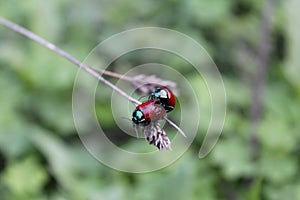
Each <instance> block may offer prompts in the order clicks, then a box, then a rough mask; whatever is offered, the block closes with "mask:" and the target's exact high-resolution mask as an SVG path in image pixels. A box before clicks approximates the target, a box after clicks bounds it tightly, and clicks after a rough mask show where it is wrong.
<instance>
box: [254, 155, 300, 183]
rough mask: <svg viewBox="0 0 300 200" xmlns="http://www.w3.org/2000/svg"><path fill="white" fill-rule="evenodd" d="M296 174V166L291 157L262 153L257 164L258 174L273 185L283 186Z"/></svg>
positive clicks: (293, 158)
mask: <svg viewBox="0 0 300 200" xmlns="http://www.w3.org/2000/svg"><path fill="white" fill-rule="evenodd" d="M297 172H298V164H297V161H296V159H295V157H293V156H289V155H287V154H279V153H276V152H272V151H264V152H262V155H261V158H260V162H259V174H260V175H261V177H264V178H266V179H267V180H268V181H270V182H272V183H274V184H281V185H284V184H286V183H288V182H289V181H291V180H292V179H293V178H294V177H295V176H296V174H297Z"/></svg>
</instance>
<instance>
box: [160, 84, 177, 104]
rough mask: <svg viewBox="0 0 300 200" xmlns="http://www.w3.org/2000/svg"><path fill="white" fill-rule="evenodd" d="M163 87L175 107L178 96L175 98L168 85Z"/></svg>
mask: <svg viewBox="0 0 300 200" xmlns="http://www.w3.org/2000/svg"><path fill="white" fill-rule="evenodd" d="M161 89H162V90H165V91H166V92H167V94H168V103H169V105H170V106H173V107H175V105H176V98H175V95H174V94H173V92H171V90H169V88H167V87H162V88H161Z"/></svg>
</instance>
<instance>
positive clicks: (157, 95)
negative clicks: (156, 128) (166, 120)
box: [132, 87, 176, 126]
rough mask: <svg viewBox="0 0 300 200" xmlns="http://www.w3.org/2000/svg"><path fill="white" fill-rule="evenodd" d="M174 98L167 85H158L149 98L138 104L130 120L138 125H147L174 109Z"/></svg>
mask: <svg viewBox="0 0 300 200" xmlns="http://www.w3.org/2000/svg"><path fill="white" fill-rule="evenodd" d="M175 104H176V98H175V96H174V94H173V93H172V92H171V91H170V90H169V89H168V88H167V87H159V88H156V90H155V91H154V92H153V93H151V95H150V96H149V99H148V100H147V101H145V102H143V103H142V104H140V105H138V106H137V107H136V108H135V110H134V111H133V113H132V121H133V122H134V123H135V124H138V125H144V126H146V125H149V124H150V122H151V121H155V120H158V119H160V118H162V117H163V116H164V115H165V114H166V113H167V112H170V111H172V110H173V109H174V107H175Z"/></svg>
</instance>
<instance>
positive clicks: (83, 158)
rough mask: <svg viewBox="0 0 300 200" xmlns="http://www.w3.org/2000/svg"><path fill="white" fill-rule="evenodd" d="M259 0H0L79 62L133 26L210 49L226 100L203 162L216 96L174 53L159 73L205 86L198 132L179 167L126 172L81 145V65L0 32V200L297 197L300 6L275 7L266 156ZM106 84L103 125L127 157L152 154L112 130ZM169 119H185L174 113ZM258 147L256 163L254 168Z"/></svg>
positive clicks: (294, 2) (131, 61) (293, 0)
mask: <svg viewBox="0 0 300 200" xmlns="http://www.w3.org/2000/svg"><path fill="white" fill-rule="evenodd" d="M264 2H265V1H261V0H254V1H253V0H241V1H238V0H227V1H224V0H212V1H205V0H200V1H199V0H190V1H179V0H166V1H160V2H158V1H157V2H155V3H154V2H151V1H138V0H117V1H95V0H90V1H83V0H79V1H75V2H74V1H70V0H64V1H61V0H54V1H41V0H33V1H16V0H11V1H4V0H0V5H1V6H0V13H1V15H2V16H3V17H5V18H7V19H9V20H12V21H14V22H16V23H18V24H20V25H22V26H25V27H27V28H29V29H30V30H32V31H33V32H35V33H37V34H38V35H40V36H42V37H44V38H45V39H47V40H49V41H51V42H53V43H55V44H57V46H59V47H60V48H62V49H64V50H66V51H67V52H70V53H71V54H72V55H74V56H75V57H76V58H78V59H79V60H81V59H84V58H85V56H86V55H87V54H88V53H89V51H90V50H91V49H92V48H94V46H95V45H96V44H97V43H98V42H100V41H103V40H104V39H106V38H108V37H109V36H111V35H112V34H115V33H118V32H120V31H123V30H127V29H129V28H135V27H144V26H160V27H166V28H170V29H174V30H177V31H181V32H183V33H185V34H187V35H189V36H191V37H193V39H195V40H196V41H198V42H199V43H201V44H202V45H203V46H204V48H205V49H207V50H208V52H209V54H210V55H211V56H212V58H213V59H214V61H215V62H216V64H217V66H218V67H219V70H220V71H221V73H222V78H223V80H224V84H225V87H226V94H227V114H226V121H225V124H224V129H223V133H222V136H221V138H220V140H219V142H218V143H217V144H216V146H215V148H214V149H213V151H212V152H211V153H210V154H209V155H208V157H206V158H205V159H202V160H200V159H198V157H197V154H198V151H199V148H200V144H201V143H202V141H203V136H204V134H205V132H206V129H207V127H208V123H209V120H210V117H211V116H210V112H211V107H210V99H209V92H208V91H207V88H206V85H205V83H204V81H203V80H200V79H199V77H196V76H195V75H194V71H193V70H192V69H191V68H190V67H188V64H187V63H186V62H184V61H182V60H181V59H180V58H178V57H176V56H169V57H168V56H166V59H165V57H163V59H162V60H163V62H165V63H163V64H166V65H170V66H172V67H174V69H176V70H178V71H179V72H180V73H182V74H183V75H184V76H185V77H186V78H187V79H188V80H189V81H190V83H191V85H197V86H198V87H199V88H201V91H196V92H195V95H196V96H197V98H198V100H199V104H200V105H199V106H200V110H201V118H200V119H201V121H200V131H199V133H198V135H197V136H196V139H195V142H194V143H193V144H192V146H191V148H189V150H188V151H187V152H186V153H185V154H184V155H183V156H182V157H181V158H180V159H179V160H177V161H176V162H175V163H174V164H173V165H171V166H169V167H167V168H165V169H162V170H159V171H156V172H153V173H146V174H127V173H121V172H118V171H115V170H113V169H110V168H108V167H106V166H104V165H102V164H99V162H98V161H96V160H95V159H94V158H93V157H92V156H91V155H90V154H89V153H88V152H87V151H86V149H85V148H84V146H83V145H82V143H81V142H80V140H79V137H78V134H77V132H76V130H75V127H74V123H73V117H72V108H71V102H72V89H73V88H72V87H73V82H74V80H75V77H76V72H77V69H76V67H75V66H73V65H72V64H70V63H69V62H68V61H66V60H65V59H64V58H61V57H60V56H58V55H56V54H54V53H53V52H51V51H49V50H48V49H45V48H44V47H42V46H40V45H39V44H36V43H34V42H32V41H31V40H29V39H27V38H24V37H23V36H20V35H18V34H16V33H14V32H12V31H11V30H9V29H7V28H5V27H2V26H0V112H1V113H0V198H1V200H2V199H3V200H10V199H16V200H19V199H53V200H60V199H74V200H77V199H78V200H81V199H137V200H138V199H145V200H147V199H149V200H150V199H174V200H176V199H178V200H179V199H189V200H190V199H191V200H192V199H204V200H213V199H231V197H237V198H236V199H247V200H259V199H270V200H277V199H300V192H299V187H300V181H299V180H300V174H299V170H300V168H299V162H300V160H299V141H300V135H299V132H300V125H299V119H300V106H299V102H300V82H299V56H298V55H299V53H300V49H299V38H300V37H299V31H300V30H299V27H300V25H298V24H299V20H297V19H298V18H299V14H298V13H299V12H298V9H299V1H298V0H290V1H276V2H277V4H276V8H275V12H274V13H275V14H274V21H273V22H274V29H273V30H272V36H273V38H272V49H273V51H272V54H271V57H270V61H269V63H268V75H269V76H268V80H267V81H266V85H265V87H264V93H263V98H264V107H263V112H262V113H263V116H262V119H261V121H260V122H259V124H258V130H257V139H258V141H259V147H256V146H255V145H253V143H251V137H250V133H251V130H250V123H249V118H250V110H251V105H252V99H251V97H252V88H251V85H250V84H249V83H250V82H251V81H250V80H251V78H252V75H253V74H254V73H255V72H256V66H257V60H258V56H257V53H258V52H259V51H258V47H259V44H260V42H261V41H260V35H259V34H260V25H261V12H262V7H263V5H264ZM124 45H125V44H124ZM137 55H142V56H137ZM148 55H152V56H148ZM156 55H157V54H155V53H153V52H150V51H148V52H146V53H144V54H143V53H140V54H139V53H138V52H137V53H136V54H135V53H134V52H133V53H131V54H130V55H128V56H126V55H124V56H123V57H122V58H121V59H120V60H118V61H116V63H117V64H116V65H120V66H114V67H115V68H114V69H115V70H116V71H117V72H124V71H126V67H123V66H126V65H127V66H134V65H135V64H136V63H144V62H145V61H147V62H150V61H151V59H152V57H155V56H156ZM124 63H125V64H124ZM159 73H160V72H158V75H159ZM104 87H105V86H101V87H99V88H100V89H101V90H100V92H98V93H97V97H96V100H97V105H96V107H95V109H96V114H97V117H98V118H99V121H100V123H101V125H102V127H104V128H105V129H106V130H107V131H108V132H109V133H112V134H114V136H116V138H113V139H114V140H116V143H118V145H119V144H121V145H123V147H124V148H125V149H130V150H132V149H133V150H134V149H145V148H144V147H143V146H144V144H142V142H140V140H133V139H131V138H130V137H129V138H128V137H126V136H124V133H123V132H122V131H120V130H118V129H116V123H115V122H114V121H113V116H112V113H111V107H110V106H111V105H110V94H111V91H110V89H108V88H106V89H102V88H104ZM180 92H181V94H182V98H181V99H182V102H180V104H183V103H187V102H189V99H188V98H187V97H186V95H185V92H186V91H180ZM188 109H191V110H193V109H194V108H193V107H192V106H190V107H188ZM121 117H125V116H121ZM172 117H174V119H175V120H177V121H180V113H179V111H178V110H175V111H174V114H172ZM189 123H194V121H193V120H192V119H191V120H190V122H189ZM86 126H87V127H86V128H89V127H88V125H86ZM188 131H189V130H187V132H188ZM170 132H171V135H172V131H170ZM173 135H174V134H173ZM147 148H148V149H151V147H150V146H149V147H147ZM256 148H258V149H256ZM256 150H257V151H258V152H259V156H258V158H257V159H256V160H253V159H252V155H253V152H254V151H256ZM108 154H109V152H108ZM120 159H125V158H120ZM126 164H127V163H126V162H124V165H126ZM146 164H147V163H137V165H146Z"/></svg>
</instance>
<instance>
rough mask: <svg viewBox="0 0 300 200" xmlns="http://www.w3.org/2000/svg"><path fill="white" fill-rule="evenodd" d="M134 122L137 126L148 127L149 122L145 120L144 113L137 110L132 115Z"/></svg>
mask: <svg viewBox="0 0 300 200" xmlns="http://www.w3.org/2000/svg"><path fill="white" fill-rule="evenodd" d="M132 121H133V122H134V123H135V124H144V125H147V124H149V122H148V121H147V120H146V119H145V116H144V113H143V112H142V111H141V110H135V111H133V113H132Z"/></svg>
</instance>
